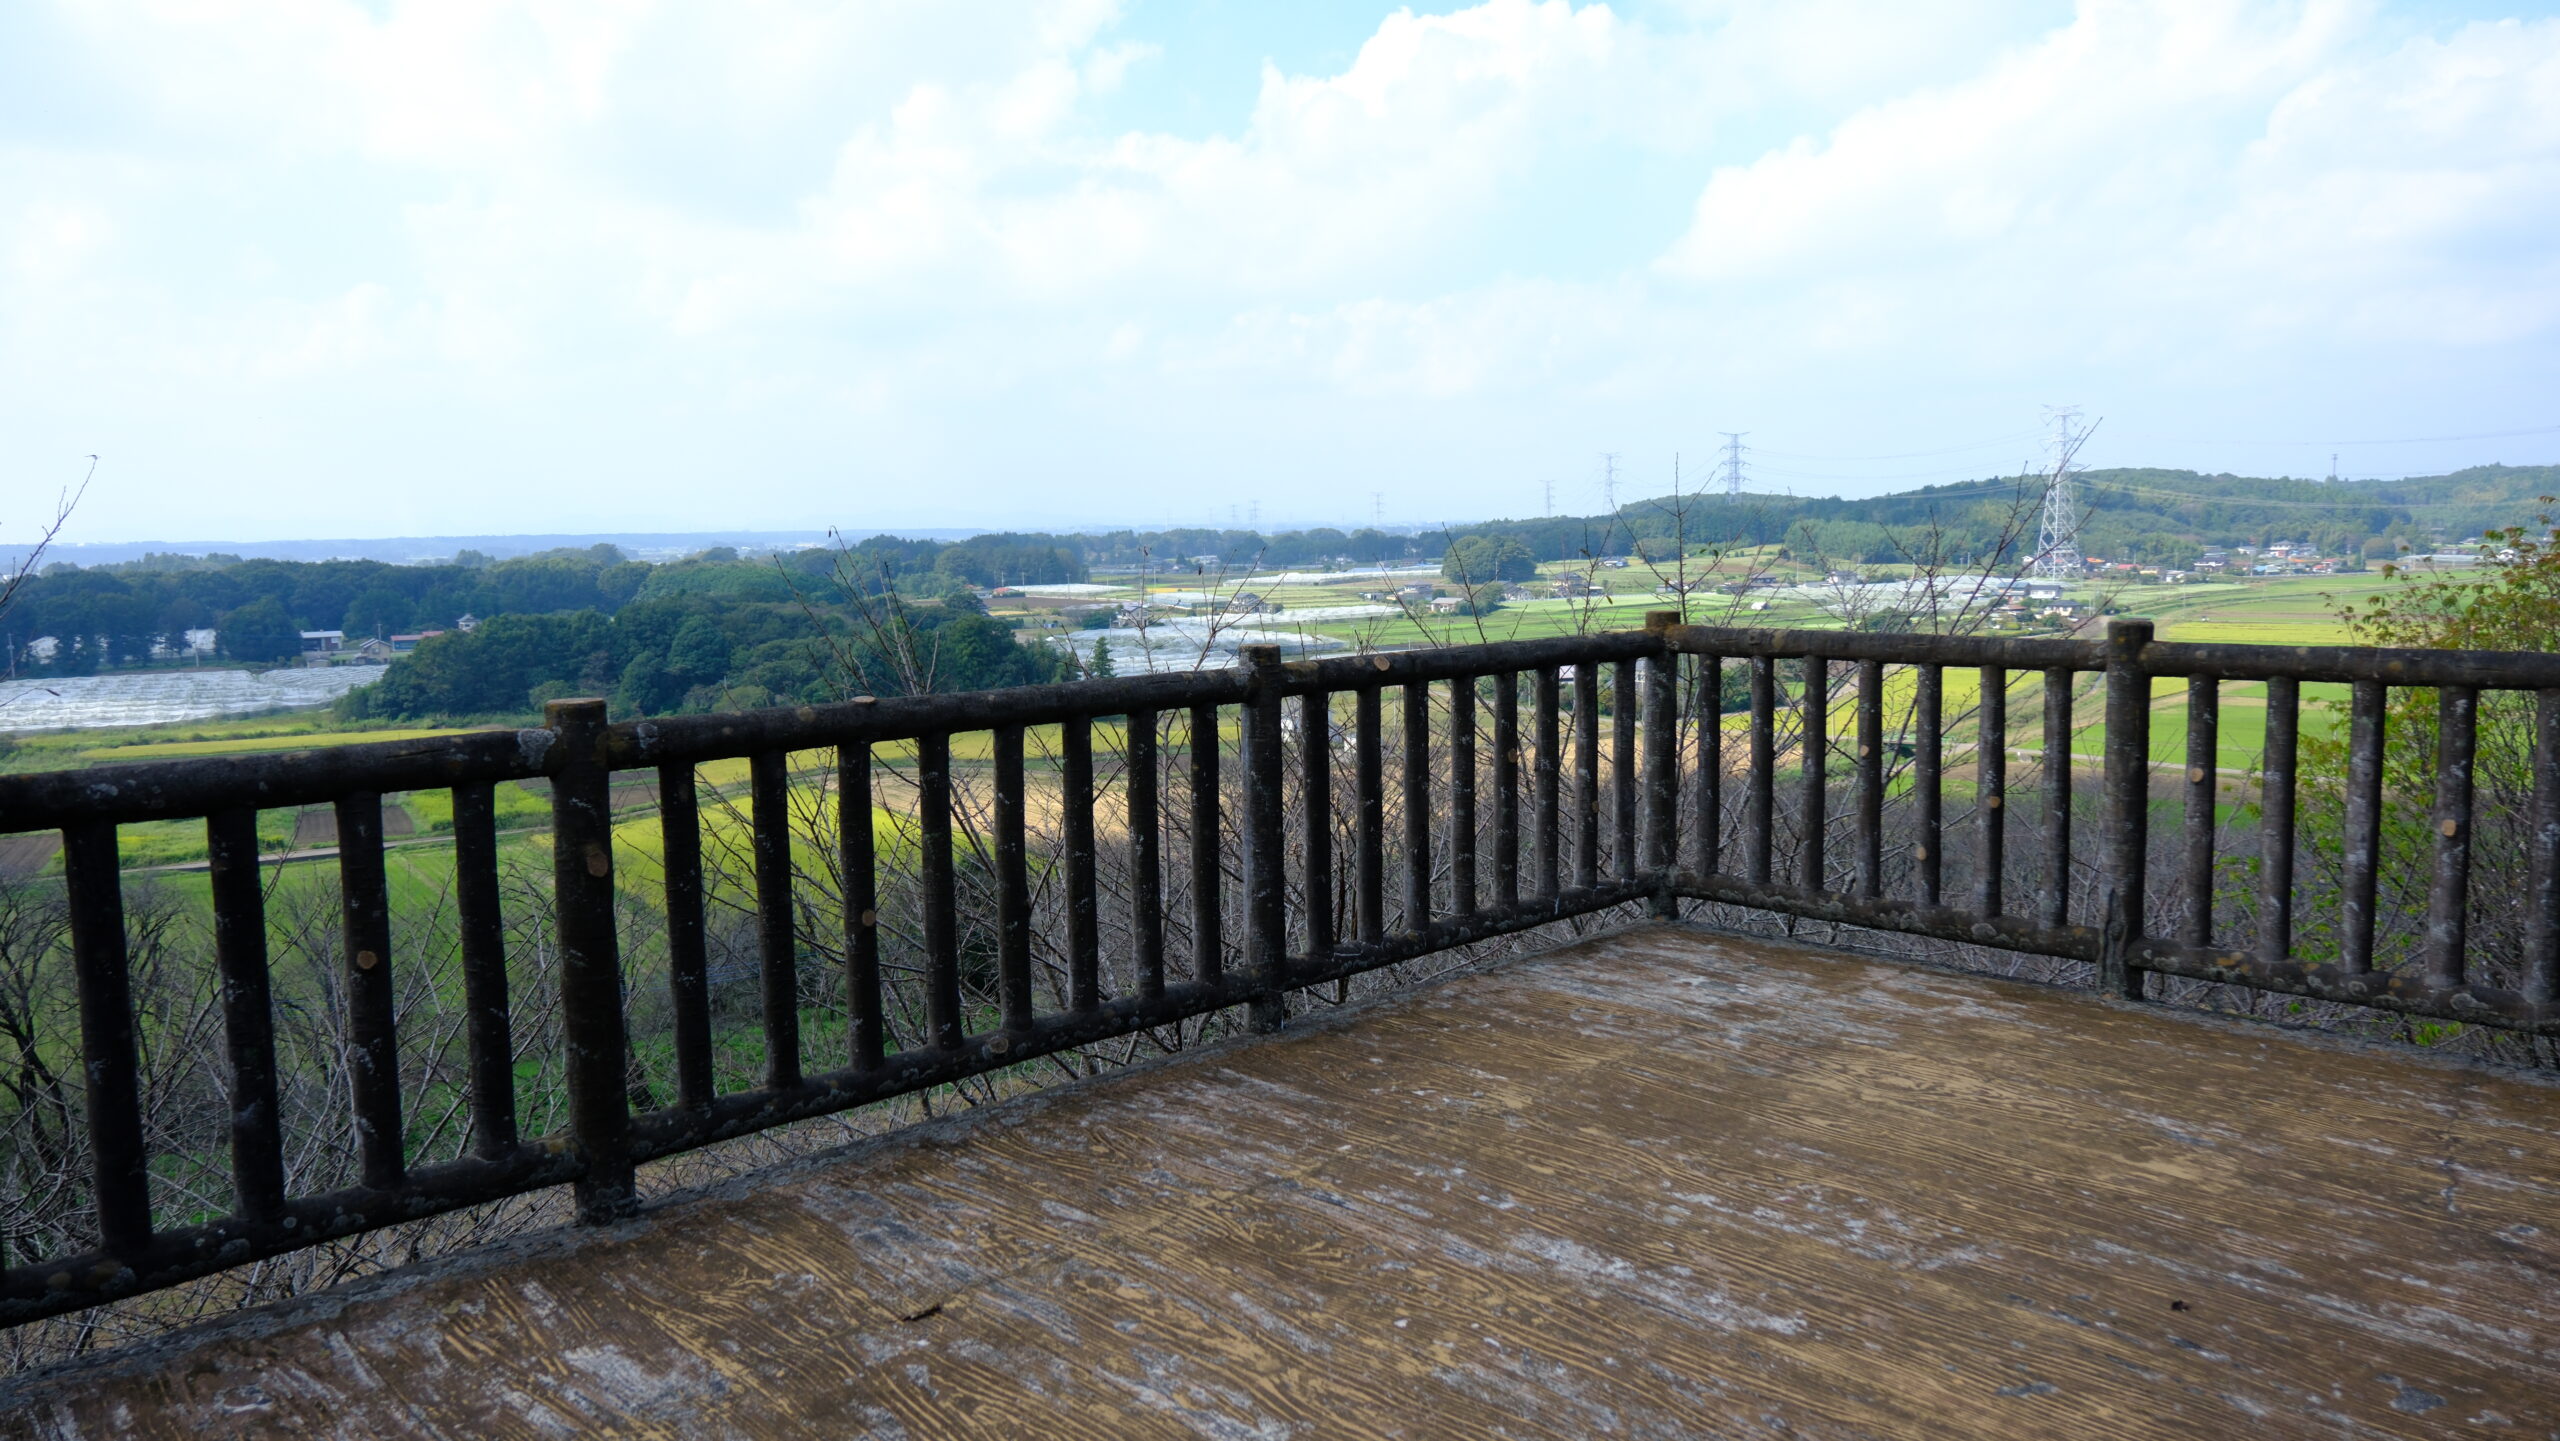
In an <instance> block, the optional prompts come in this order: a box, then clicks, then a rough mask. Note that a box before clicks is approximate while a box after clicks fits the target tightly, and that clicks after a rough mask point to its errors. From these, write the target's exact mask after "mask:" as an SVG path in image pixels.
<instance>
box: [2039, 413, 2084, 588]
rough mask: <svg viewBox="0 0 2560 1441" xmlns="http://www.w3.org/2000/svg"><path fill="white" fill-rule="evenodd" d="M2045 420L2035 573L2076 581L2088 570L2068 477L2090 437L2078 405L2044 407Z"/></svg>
mask: <svg viewBox="0 0 2560 1441" xmlns="http://www.w3.org/2000/svg"><path fill="white" fill-rule="evenodd" d="M2044 413H2045V420H2046V421H2047V423H2049V424H2050V425H2051V426H2052V427H2053V434H2052V437H2051V438H2050V439H2048V440H2047V441H2046V442H2045V446H2046V450H2045V459H2046V471H2045V485H2044V521H2043V524H2042V525H2041V526H2039V527H2038V528H2037V532H2036V555H2035V565H2034V569H2035V573H2036V574H2038V575H2041V576H2049V577H2053V578H2056V579H2070V580H2078V579H2080V578H2081V576H2082V575H2083V574H2085V573H2086V571H2087V570H2088V567H2087V566H2086V565H2085V564H2083V563H2082V561H2081V557H2080V499H2079V496H2078V495H2077V494H2076V493H2075V488H2074V487H2073V485H2072V483H2071V477H2072V476H2073V475H2075V474H2077V473H2078V472H2079V470H2080V466H2079V464H2078V462H2077V459H2076V457H2078V455H2079V454H2080V447H2081V445H2082V443H2083V442H2085V441H2087V440H2088V438H2089V431H2088V429H2086V428H2083V427H2082V426H2081V424H2080V409H2079V407H2078V406H2050V405H2049V406H2046V407H2045V412H2044Z"/></svg>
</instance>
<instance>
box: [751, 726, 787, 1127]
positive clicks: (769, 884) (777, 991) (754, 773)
mask: <svg viewBox="0 0 2560 1441" xmlns="http://www.w3.org/2000/svg"><path fill="white" fill-rule="evenodd" d="M747 789H748V796H749V801H748V806H749V811H748V821H749V825H750V827H751V829H752V832H753V836H752V843H753V845H754V848H755V868H756V959H757V963H758V964H757V976H758V979H759V981H760V982H761V988H762V994H763V1001H764V1083H765V1085H766V1086H768V1087H770V1088H772V1089H774V1090H777V1091H780V1090H788V1089H789V1088H791V1087H793V1086H797V1085H799V1084H800V938H799V932H798V927H797V926H795V925H794V924H793V917H792V913H791V758H790V757H789V756H787V755H785V754H784V753H782V752H781V751H760V752H758V753H756V754H755V755H753V756H751V757H749V758H748V760H747Z"/></svg>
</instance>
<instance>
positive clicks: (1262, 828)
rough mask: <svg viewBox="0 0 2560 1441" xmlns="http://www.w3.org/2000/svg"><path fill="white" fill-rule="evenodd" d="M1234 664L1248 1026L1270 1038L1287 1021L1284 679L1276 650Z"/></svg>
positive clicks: (1252, 652)
mask: <svg viewBox="0 0 2560 1441" xmlns="http://www.w3.org/2000/svg"><path fill="white" fill-rule="evenodd" d="M1241 659H1242V660H1243V661H1244V665H1245V670H1246V673H1247V674H1248V675H1250V676H1251V677H1252V680H1251V681H1250V683H1249V687H1248V690H1247V692H1246V696H1245V703H1244V708H1243V715H1242V719H1243V731H1244V736H1243V739H1244V855H1243V857H1242V859H1243V862H1244V864H1243V867H1242V869H1243V872H1244V925H1245V969H1246V972H1247V974H1249V975H1250V976H1251V977H1252V980H1253V1001H1252V1006H1251V1015H1252V1019H1251V1023H1250V1024H1251V1025H1252V1028H1253V1029H1254V1030H1256V1031H1276V1030H1278V1029H1280V1027H1281V1026H1282V1025H1283V1024H1284V1023H1286V1022H1287V1020H1288V1017H1289V910H1288V887H1289V859H1288V856H1287V854H1286V853H1285V849H1284V848H1285V846H1286V844H1287V843H1286V842H1285V841H1284V840H1283V839H1282V837H1283V835H1284V834H1285V831H1286V820H1287V818H1286V817H1285V816H1284V815H1283V814H1282V812H1283V811H1284V809H1285V808H1286V807H1285V805H1284V802H1285V800H1286V797H1285V796H1284V795H1283V793H1282V791H1283V786H1284V784H1285V777H1286V775H1287V764H1286V759H1285V757H1284V756H1283V754H1282V746H1281V739H1280V717H1281V708H1282V706H1283V705H1284V704H1285V698H1284V697H1283V696H1282V694H1281V692H1282V690H1283V689H1284V683H1285V681H1286V676H1285V674H1284V673H1283V672H1282V670H1281V668H1280V647H1278V646H1276V645H1249V646H1246V647H1244V649H1243V651H1242V654H1241Z"/></svg>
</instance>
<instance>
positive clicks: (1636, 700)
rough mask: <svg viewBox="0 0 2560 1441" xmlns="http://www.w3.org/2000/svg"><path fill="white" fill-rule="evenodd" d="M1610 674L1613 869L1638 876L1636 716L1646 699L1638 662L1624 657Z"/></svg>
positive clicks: (1625, 876)
mask: <svg viewBox="0 0 2560 1441" xmlns="http://www.w3.org/2000/svg"><path fill="white" fill-rule="evenodd" d="M1613 671H1614V673H1613V674H1612V675H1611V676H1610V677H1609V820H1610V826H1609V832H1610V834H1609V870H1610V872H1611V874H1612V875H1614V876H1615V877H1616V878H1617V879H1619V880H1621V881H1632V880H1634V879H1635V878H1636V832H1637V825H1636V719H1637V712H1638V710H1639V708H1640V707H1641V706H1642V704H1643V701H1642V698H1641V696H1640V693H1639V690H1638V682H1637V680H1636V663H1635V662H1634V661H1631V660H1622V661H1620V662H1618V663H1617V665H1616V666H1615V667H1614V668H1613Z"/></svg>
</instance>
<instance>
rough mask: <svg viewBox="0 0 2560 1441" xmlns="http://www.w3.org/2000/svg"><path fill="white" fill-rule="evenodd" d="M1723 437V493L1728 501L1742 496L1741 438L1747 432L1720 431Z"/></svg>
mask: <svg viewBox="0 0 2560 1441" xmlns="http://www.w3.org/2000/svg"><path fill="white" fill-rule="evenodd" d="M1716 433H1717V434H1718V435H1721V436H1723V437H1724V493H1725V498H1726V499H1728V500H1730V499H1732V498H1734V497H1736V496H1739V495H1741V494H1742V438H1743V437H1744V436H1746V435H1749V434H1750V433H1751V432H1750V431H1747V430H1720V431H1717V432H1716Z"/></svg>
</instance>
